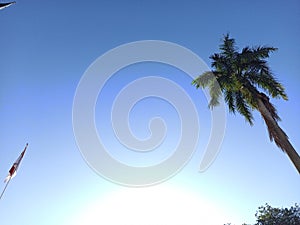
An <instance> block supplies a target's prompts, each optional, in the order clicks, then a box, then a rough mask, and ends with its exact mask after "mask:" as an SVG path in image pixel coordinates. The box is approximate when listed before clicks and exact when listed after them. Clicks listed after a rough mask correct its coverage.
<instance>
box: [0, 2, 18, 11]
mask: <svg viewBox="0 0 300 225" xmlns="http://www.w3.org/2000/svg"><path fill="white" fill-rule="evenodd" d="M15 3H16V2H8V3H0V9H4V8H6V7H8V6H10V5H12V4H15Z"/></svg>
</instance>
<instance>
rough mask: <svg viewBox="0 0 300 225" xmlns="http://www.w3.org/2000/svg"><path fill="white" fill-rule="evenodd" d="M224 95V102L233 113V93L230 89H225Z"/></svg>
mask: <svg viewBox="0 0 300 225" xmlns="http://www.w3.org/2000/svg"><path fill="white" fill-rule="evenodd" d="M224 95H225V102H226V103H227V104H228V108H229V111H230V112H231V113H233V114H235V104H234V103H235V93H234V92H232V91H230V90H226V91H225V94H224Z"/></svg>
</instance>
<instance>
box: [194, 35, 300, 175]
mask: <svg viewBox="0 0 300 225" xmlns="http://www.w3.org/2000/svg"><path fill="white" fill-rule="evenodd" d="M276 50H277V49H276V48H273V47H268V46H259V47H245V48H243V49H242V51H241V52H239V51H238V49H237V47H236V45H235V40H234V39H233V38H230V37H229V34H227V35H225V36H224V39H223V43H222V44H221V45H220V53H215V54H213V55H212V56H210V59H212V64H211V66H212V68H213V70H212V71H207V72H204V73H203V74H202V75H200V76H199V77H197V78H196V79H195V80H194V81H193V82H192V84H193V85H194V86H196V88H199V87H201V88H205V87H208V88H209V91H210V96H211V100H210V102H209V107H210V108H211V109H212V108H213V107H215V106H217V105H218V104H219V99H220V98H221V96H222V94H223V95H224V98H225V102H226V103H227V104H228V108H229V111H230V112H232V113H234V114H235V113H236V112H238V113H240V114H241V115H242V116H244V117H245V119H246V121H247V122H249V124H250V125H253V116H252V111H253V110H258V111H259V112H260V114H261V116H262V118H263V119H264V121H265V123H266V125H267V129H268V132H269V137H270V140H271V141H273V140H274V141H275V143H276V145H277V146H278V147H279V148H281V149H282V150H283V151H284V152H286V153H287V155H288V157H289V158H290V160H291V161H292V163H293V164H294V166H295V167H296V169H297V170H298V172H299V173H300V157H299V155H298V153H297V152H296V150H295V149H294V147H293V146H292V145H291V143H290V142H289V138H288V136H287V135H286V133H285V132H284V131H283V130H282V129H281V128H280V127H279V125H278V121H280V117H279V116H278V114H277V110H276V108H275V107H274V105H273V104H271V102H270V101H269V100H270V99H269V97H272V98H282V99H284V100H287V99H288V98H287V95H286V93H285V90H284V87H283V86H282V84H280V83H279V82H278V81H277V80H276V78H275V77H274V76H273V74H272V72H271V70H270V68H269V66H268V64H267V61H266V59H267V58H268V57H269V54H270V53H271V52H274V51H276Z"/></svg>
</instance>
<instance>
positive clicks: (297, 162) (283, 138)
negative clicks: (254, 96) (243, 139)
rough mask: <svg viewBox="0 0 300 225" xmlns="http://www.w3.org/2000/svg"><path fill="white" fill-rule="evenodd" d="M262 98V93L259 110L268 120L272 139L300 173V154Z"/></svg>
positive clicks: (258, 102)
mask: <svg viewBox="0 0 300 225" xmlns="http://www.w3.org/2000/svg"><path fill="white" fill-rule="evenodd" d="M262 98H263V96H262V95H260V96H259V97H258V100H257V104H258V111H259V112H260V113H261V115H262V117H263V119H264V120H265V122H266V125H267V127H268V131H269V135H270V139H271V141H272V140H274V141H275V143H276V145H277V146H278V147H279V148H281V149H282V150H283V151H284V152H286V154H287V155H288V157H289V158H290V160H291V161H292V163H293V164H294V166H295V167H296V169H297V170H298V173H299V174H300V156H299V155H298V153H297V152H296V150H295V149H294V147H293V146H292V144H291V143H290V142H289V138H288V136H287V135H286V134H285V132H284V131H283V130H282V129H281V128H280V127H279V125H278V123H277V121H276V120H275V119H274V118H273V116H272V114H271V113H270V111H269V110H268V108H267V107H266V105H265V103H264V101H263V99H262ZM267 101H268V100H267Z"/></svg>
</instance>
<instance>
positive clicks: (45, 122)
mask: <svg viewBox="0 0 300 225" xmlns="http://www.w3.org/2000/svg"><path fill="white" fill-rule="evenodd" d="M0 21H1V31H0V32H1V35H0V43H1V52H0V65H1V66H0V87H1V88H0V107H1V110H0V124H1V129H0V179H2V178H3V180H4V178H5V177H6V175H7V173H8V170H9V169H10V167H11V165H12V163H13V162H14V161H15V160H16V159H17V157H18V156H19V154H20V153H21V151H22V150H23V148H24V146H25V144H26V143H27V142H28V143H29V147H28V151H27V153H26V155H25V157H24V159H23V161H22V164H21V166H20V168H19V171H18V174H17V176H16V177H15V178H14V179H13V180H12V181H11V183H10V184H9V186H8V188H7V191H6V193H5V195H4V196H3V198H2V199H1V202H0V220H1V223H3V224H6V225H10V224H22V225H34V224H39V225H52V224H61V225H75V224H87V225H93V224H128V225H129V224H131V225H133V224H149V225H150V224H152V225H153V224H164V225H166V224H223V223H227V222H232V223H236V224H242V223H243V222H246V223H254V222H255V217H254V214H255V211H256V209H257V207H258V206H260V205H263V204H265V203H269V204H271V205H272V206H276V207H290V206H291V205H293V204H294V203H297V202H298V203H300V192H299V188H300V179H299V174H297V171H296V169H295V168H294V167H293V165H292V164H291V162H290V161H289V159H288V157H287V156H286V155H285V154H284V153H282V151H281V150H280V149H278V148H277V147H276V146H275V144H274V143H271V142H270V141H269V139H268V134H267V131H266V127H265V124H264V122H263V120H262V119H261V117H260V115H259V114H258V113H256V112H255V113H254V116H255V125H254V126H253V127H250V126H249V125H248V124H246V123H245V120H244V118H242V117H241V116H239V115H237V116H234V115H230V114H229V113H227V126H226V131H225V137H224V141H223V143H222V146H221V151H220V154H219V155H218V157H217V158H216V160H215V161H214V163H213V164H212V166H211V167H209V169H208V170H207V171H205V172H203V173H199V163H200V160H201V157H202V155H203V153H204V149H205V147H206V144H207V139H208V137H209V129H210V123H209V121H210V111H209V109H208V108H207V101H206V99H205V97H204V95H203V92H202V91H201V90H195V89H194V87H192V86H191V85H190V82H191V80H190V79H189V78H188V77H187V76H186V74H184V72H182V71H179V70H177V69H176V68H172V67H168V66H164V65H161V64H158V63H153V64H151V63H144V64H138V65H133V66H131V67H128V68H124V69H123V70H121V71H119V72H118V73H116V75H115V76H114V77H112V79H110V81H109V82H110V83H108V84H107V86H106V87H105V89H103V92H102V93H101V95H99V99H98V101H97V105H96V116H95V121H96V124H97V128H98V129H99V130H98V132H99V135H100V136H101V135H103V137H105V138H104V139H105V141H104V142H105V144H106V145H107V146H108V149H110V150H111V154H112V155H114V156H115V157H117V158H119V159H120V160H124V161H125V162H127V163H137V164H138V165H141V164H142V165H144V166H145V165H150V164H151V163H156V162H157V160H159V159H161V158H160V157H161V154H163V157H167V156H168V154H166V152H165V151H167V152H171V150H172V148H173V147H174V145H176V143H177V139H178V138H179V136H180V133H178V132H177V130H178V129H180V128H179V122H178V115H177V114H176V112H175V110H174V108H173V107H172V106H171V105H170V104H168V103H166V102H164V101H162V100H160V99H157V98H149V99H148V101H147V99H144V100H143V101H141V102H140V103H139V104H137V105H136V107H135V108H133V110H132V112H131V114H130V116H129V118H130V120H129V122H130V124H131V126H132V130H133V133H134V134H135V135H136V136H138V137H139V138H145V137H147V135H149V133H147V132H148V130H147V123H148V121H149V119H151V118H152V117H153V116H161V117H162V118H164V120H165V123H166V125H167V126H168V131H167V132H169V133H167V136H166V143H164V144H163V145H161V146H160V149H158V153H155V151H153V152H151V154H150V155H148V157H146V159H145V161H142V160H143V159H141V158H138V156H136V155H134V154H131V153H130V154H129V155H126V154H125V153H124V151H123V150H122V146H121V145H120V144H119V143H118V142H117V140H115V139H114V138H113V137H109V136H110V135H112V136H113V133H112V131H113V130H112V128H111V124H110V123H109V122H110V118H109V110H110V107H111V105H112V101H113V96H115V95H116V94H117V93H118V92H119V91H120V89H122V85H123V86H124V85H126V84H127V83H129V82H131V81H132V80H134V79H138V78H142V77H143V76H150V75H151V76H157V75H159V76H162V77H165V78H168V79H171V80H173V81H174V82H176V83H178V84H180V85H181V86H182V88H183V89H184V90H186V92H187V93H189V95H190V96H191V99H192V100H193V101H194V103H195V105H196V107H197V110H198V112H199V113H198V115H199V123H200V135H199V144H198V146H197V149H196V152H195V154H194V155H193V157H192V159H191V160H190V162H189V163H188V164H187V165H186V166H185V167H184V168H183V169H182V170H181V171H180V172H179V173H178V174H176V175H175V176H174V177H172V178H171V179H169V180H167V181H166V182H164V183H162V184H158V185H155V186H153V187H147V188H146V187H144V188H130V187H124V186H121V185H118V184H115V183H112V182H110V181H108V180H107V179H104V178H103V177H101V176H99V175H98V174H97V173H95V172H94V171H93V170H92V169H91V168H90V167H89V166H88V165H87V164H86V162H85V161H84V159H83V157H82V155H81V153H80V151H79V148H78V147H77V144H76V140H75V137H74V134H73V126H72V105H73V99H74V95H75V91H76V87H77V85H78V83H79V81H80V79H81V77H82V76H83V74H84V72H85V71H86V69H87V68H88V67H89V65H90V64H91V63H92V62H93V61H94V60H95V59H97V58H98V57H99V56H101V55H102V54H104V53H105V52H107V51H109V50H110V49H112V48H115V47H117V46H119V45H122V44H126V43H130V42H133V41H140V40H163V41H169V42H173V43H176V44H179V45H181V46H184V47H186V48H188V49H190V50H191V51H193V52H194V53H196V54H197V55H198V56H199V57H201V58H202V59H203V60H204V61H205V63H207V65H210V60H209V56H210V55H211V54H212V53H214V52H217V51H218V45H219V44H220V40H221V38H222V35H223V34H226V33H227V32H230V34H231V35H232V37H234V38H235V39H236V41H237V44H238V45H239V46H240V47H243V46H245V45H264V44H267V45H271V46H274V47H277V48H279V50H278V51H277V52H275V53H273V54H272V55H271V57H270V61H269V63H270V66H271V68H272V71H273V72H274V74H275V75H276V77H277V78H278V79H279V80H280V81H281V82H282V83H283V85H284V86H285V87H286V92H287V94H288V96H289V101H283V100H282V101H281V100H280V101H278V100H272V102H273V103H274V104H275V105H276V107H277V108H278V112H279V115H280V116H281V118H282V121H281V122H280V126H282V128H283V129H284V130H285V131H286V133H287V134H288V135H289V137H290V140H291V143H292V144H293V145H294V147H295V149H296V150H297V151H298V152H299V153H300V150H299V148H300V140H299V126H300V117H299V114H300V107H299V97H300V91H299V83H300V78H299V71H300V66H299V61H300V41H299V40H300V39H299V37H300V27H299V24H300V2H299V1H298V0H291V1H285V2H283V1H271V0H266V1H256V0H255V1H238V0H236V1H221V0H220V1H208V0H207V1H206V0H205V1H144V0H143V1H133V0H131V1H96V0H94V1H90V0H87V1H81V2H80V1H69V0H66V1H56V0H51V1H32V0H26V1H25V0H19V1H17V3H16V4H14V5H12V6H10V7H8V8H5V9H3V10H1V11H0ZM137 94H138V92H137ZM100 97H101V98H100ZM174 143H175V144H174ZM118 146H119V147H118ZM164 147H165V148H166V149H163V148H164ZM170 149H171V150H170ZM123 154H124V155H123ZM147 154H148V153H147ZM122 157H124V158H122ZM0 188H4V184H2V187H1V186H0ZM87 218H88V220H87ZM82 221H85V222H84V223H83V222H82Z"/></svg>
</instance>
